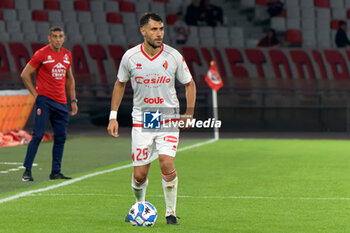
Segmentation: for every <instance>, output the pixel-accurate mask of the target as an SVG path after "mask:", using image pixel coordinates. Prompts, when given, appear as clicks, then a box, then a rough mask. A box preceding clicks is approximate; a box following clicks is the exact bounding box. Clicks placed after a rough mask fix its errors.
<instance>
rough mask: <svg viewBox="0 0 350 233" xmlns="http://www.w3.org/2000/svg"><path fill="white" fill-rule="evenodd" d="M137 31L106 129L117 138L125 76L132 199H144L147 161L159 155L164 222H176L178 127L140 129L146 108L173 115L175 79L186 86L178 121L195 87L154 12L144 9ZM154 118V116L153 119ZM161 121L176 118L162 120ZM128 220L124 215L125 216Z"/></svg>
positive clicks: (188, 111) (187, 117)
mask: <svg viewBox="0 0 350 233" xmlns="http://www.w3.org/2000/svg"><path fill="white" fill-rule="evenodd" d="M140 31H141V33H142V35H143V37H144V42H143V43H142V44H139V45H137V46H135V47H133V48H131V49H129V50H128V51H127V52H126V53H125V54H124V56H123V58H122V60H121V63H120V67H119V70H118V75H117V76H118V77H117V78H118V79H117V81H116V83H115V86H114V90H113V96H112V102H111V113H110V121H109V125H108V133H109V134H110V135H112V136H114V137H118V136H119V134H118V128H119V124H118V121H117V111H118V108H119V106H120V103H121V100H122V98H123V95H124V90H125V86H126V83H127V82H128V81H129V80H130V81H131V85H132V88H133V91H134V98H133V99H134V100H133V102H134V106H133V112H132V118H133V128H132V158H133V166H134V172H133V174H132V179H131V187H132V190H133V192H134V195H135V197H136V201H145V196H146V188H147V185H148V178H147V175H148V171H149V168H150V165H151V162H152V161H154V160H155V159H157V158H159V163H160V169H161V172H162V178H163V179H162V184H163V191H164V198H165V204H166V214H165V216H166V221H167V224H169V225H178V224H179V223H178V221H177V217H176V213H175V209H176V199H177V187H178V178H177V173H176V170H175V164H174V158H175V154H176V149H177V145H178V139H179V129H178V127H176V128H174V129H172V130H162V129H161V130H159V129H154V130H153V131H152V130H146V129H143V124H142V122H143V120H142V119H143V113H146V112H145V111H143V110H145V109H152V110H153V117H152V119H151V121H152V120H154V119H157V118H158V117H159V115H160V114H161V113H162V111H163V112H164V111H165V112H168V115H169V116H171V114H170V113H172V114H178V111H179V102H178V99H177V96H176V91H175V87H174V85H175V79H177V80H178V81H179V82H180V83H182V84H184V85H185V89H186V100H187V109H186V112H185V114H184V115H183V116H182V117H181V120H182V121H183V122H184V121H187V120H190V119H191V118H192V117H193V111H194V106H195V100H196V87H195V83H194V81H193V79H192V76H191V74H190V72H189V69H188V67H187V65H186V62H185V60H184V58H183V57H182V56H181V54H180V53H179V52H178V51H177V50H175V49H174V48H172V47H170V46H168V45H166V44H164V43H163V37H164V24H163V20H162V19H161V17H160V16H159V15H157V14H155V13H145V14H144V15H143V16H142V17H141V19H140ZM158 119H159V118H158ZM163 120H165V122H169V121H179V119H178V118H177V119H172V118H168V119H166V117H165V118H163ZM125 221H128V218H126V219H125Z"/></svg>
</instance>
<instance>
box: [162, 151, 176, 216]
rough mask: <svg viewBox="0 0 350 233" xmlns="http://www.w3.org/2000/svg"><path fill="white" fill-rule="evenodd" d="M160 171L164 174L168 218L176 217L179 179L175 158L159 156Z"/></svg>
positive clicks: (163, 181) (163, 183)
mask: <svg viewBox="0 0 350 233" xmlns="http://www.w3.org/2000/svg"><path fill="white" fill-rule="evenodd" d="M159 164H160V170H161V172H162V178H163V179H162V185H163V191H164V198H165V205H166V214H165V215H166V216H170V215H174V216H176V214H175V210H176V199H177V185H178V179H177V174H176V169H175V163H174V157H171V156H169V155H164V154H162V155H159Z"/></svg>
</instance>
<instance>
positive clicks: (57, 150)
mask: <svg viewBox="0 0 350 233" xmlns="http://www.w3.org/2000/svg"><path fill="white" fill-rule="evenodd" d="M64 39H65V35H64V31H63V29H62V28H60V27H52V28H51V29H50V32H49V36H48V40H49V42H50V43H49V44H48V45H47V46H45V47H43V48H41V49H39V50H38V51H37V52H36V53H35V54H34V55H33V57H32V59H31V60H30V61H29V62H28V64H27V65H26V67H25V68H24V70H23V71H22V74H21V77H22V79H23V82H24V84H25V86H26V87H27V89H28V90H29V92H30V93H31V94H32V95H33V96H34V98H35V107H34V110H35V119H34V130H33V137H32V140H31V141H30V143H29V146H28V149H27V155H26V158H25V161H24V164H23V166H24V167H25V168H26V170H25V172H24V173H23V176H22V180H23V181H33V180H34V179H33V177H32V172H31V168H32V165H33V161H34V158H35V155H36V152H37V150H38V147H39V144H40V142H41V139H42V138H43V136H44V133H45V130H46V126H47V123H48V121H49V120H50V122H51V125H52V128H53V131H54V146H53V150H52V170H51V174H50V179H51V180H54V179H70V177H66V176H64V175H63V174H62V173H61V162H62V156H63V148H64V143H65V140H66V134H67V126H68V115H69V114H68V108H67V97H66V87H67V90H68V93H69V96H70V99H71V107H72V112H71V115H73V116H74V115H76V114H77V113H78V106H77V102H78V100H77V99H76V95H75V81H74V76H73V73H72V68H71V64H72V55H71V53H70V51H68V50H67V49H65V48H63V47H62V45H63V43H64ZM35 71H36V87H34V85H33V82H32V79H31V74H32V73H34V72H35Z"/></svg>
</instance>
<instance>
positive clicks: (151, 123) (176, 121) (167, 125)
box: [143, 109, 222, 140]
mask: <svg viewBox="0 0 350 233" xmlns="http://www.w3.org/2000/svg"><path fill="white" fill-rule="evenodd" d="M221 125H222V122H221V120H217V119H215V118H208V119H204V120H203V119H196V118H192V117H191V116H186V115H181V116H180V115H177V114H167V113H163V112H160V111H159V109H157V110H156V111H144V112H143V128H144V129H164V130H166V131H168V130H169V131H172V129H177V128H197V129H201V128H203V129H208V128H212V129H213V128H221ZM164 140H173V139H172V138H164Z"/></svg>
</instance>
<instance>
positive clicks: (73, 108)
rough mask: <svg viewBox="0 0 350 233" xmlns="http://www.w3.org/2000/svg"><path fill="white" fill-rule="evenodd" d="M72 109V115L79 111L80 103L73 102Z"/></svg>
mask: <svg viewBox="0 0 350 233" xmlns="http://www.w3.org/2000/svg"><path fill="white" fill-rule="evenodd" d="M71 107H72V111H71V112H70V113H69V114H70V115H71V116H75V115H77V113H78V104H77V103H76V102H72V103H71Z"/></svg>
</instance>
